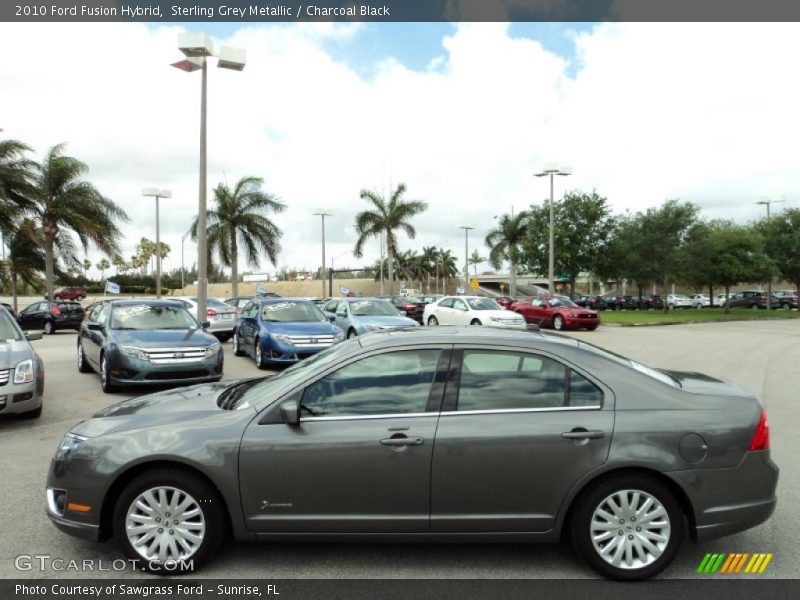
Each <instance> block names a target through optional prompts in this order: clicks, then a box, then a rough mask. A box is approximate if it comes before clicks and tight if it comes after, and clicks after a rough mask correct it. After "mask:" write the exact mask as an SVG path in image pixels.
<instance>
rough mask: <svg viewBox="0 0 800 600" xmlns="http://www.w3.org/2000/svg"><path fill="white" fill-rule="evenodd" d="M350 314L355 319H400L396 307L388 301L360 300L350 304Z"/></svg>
mask: <svg viewBox="0 0 800 600" xmlns="http://www.w3.org/2000/svg"><path fill="white" fill-rule="evenodd" d="M350 312H351V313H352V315H353V316H354V317H399V316H400V311H398V310H397V309H396V308H395V307H394V305H393V304H392V303H391V302H389V301H387V300H359V301H358V302H351V303H350Z"/></svg>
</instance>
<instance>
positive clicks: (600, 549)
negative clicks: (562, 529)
mask: <svg viewBox="0 0 800 600" xmlns="http://www.w3.org/2000/svg"><path fill="white" fill-rule="evenodd" d="M589 527H590V532H589V535H590V536H591V540H592V545H593V546H594V549H595V551H596V552H597V554H598V555H599V556H600V557H601V558H602V559H603V560H604V561H605V562H606V563H608V564H609V565H611V566H613V567H616V568H618V569H641V568H643V567H647V566H649V565H651V564H653V563H654V562H655V561H657V560H658V559H659V558H660V557H661V555H662V554H663V553H664V550H665V549H666V547H667V545H668V544H669V541H670V535H671V532H672V528H671V523H670V519H669V515H668V513H667V510H666V508H665V507H664V506H663V504H661V502H659V500H658V498H656V497H655V496H653V495H651V494H649V493H647V492H644V491H642V490H631V489H625V490H619V491H616V492H614V493H612V494H611V495H609V496H607V497H606V498H605V499H604V500H603V501H601V502H600V504H599V505H598V506H597V508H596V509H595V510H594V513H593V514H592V519H591V523H590V526H589Z"/></svg>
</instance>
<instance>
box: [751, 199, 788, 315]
mask: <svg viewBox="0 0 800 600" xmlns="http://www.w3.org/2000/svg"><path fill="white" fill-rule="evenodd" d="M779 202H786V198H781V199H780V200H759V201H758V202H756V204H762V205H764V206H766V207H767V235H769V221H770V214H769V212H770V211H769V208H770V206H771V205H772V204H777V203H779ZM767 242H769V240H767ZM766 304H767V310H770V309H772V275H771V274H770V276H769V279H768V280H767V302H766Z"/></svg>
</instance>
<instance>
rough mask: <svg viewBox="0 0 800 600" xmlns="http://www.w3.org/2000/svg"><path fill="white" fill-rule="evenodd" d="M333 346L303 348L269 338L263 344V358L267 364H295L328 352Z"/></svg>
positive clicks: (320, 345) (321, 345)
mask: <svg viewBox="0 0 800 600" xmlns="http://www.w3.org/2000/svg"><path fill="white" fill-rule="evenodd" d="M334 343H336V342H334ZM332 345H333V344H324V345H323V344H319V345H316V346H302V347H301V346H295V345H293V344H284V343H281V342H278V341H276V340H274V339H272V338H269V340H266V341H265V343H262V344H261V356H262V357H263V361H264V363H266V364H274V365H279V364H293V363H296V362H298V361H301V360H303V359H304V358H308V357H309V356H313V355H314V354H317V353H319V352H322V351H323V350H327V349H328V348H330V347H331V346H332Z"/></svg>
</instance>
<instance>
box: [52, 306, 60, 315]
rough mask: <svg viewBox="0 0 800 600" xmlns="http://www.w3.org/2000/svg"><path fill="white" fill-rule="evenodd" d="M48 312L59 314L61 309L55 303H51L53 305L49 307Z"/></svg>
mask: <svg viewBox="0 0 800 600" xmlns="http://www.w3.org/2000/svg"><path fill="white" fill-rule="evenodd" d="M50 314H53V315H60V314H61V309H60V308H58V307H57V306H56V305H55V304H53V306H51V307H50Z"/></svg>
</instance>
